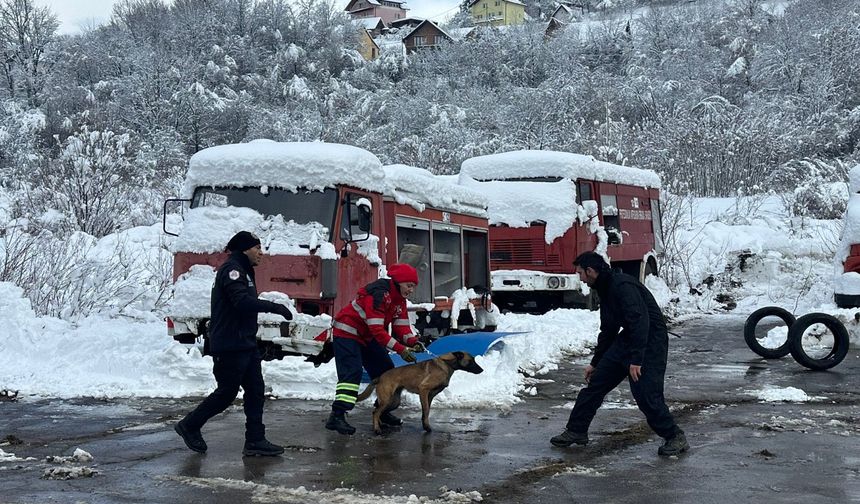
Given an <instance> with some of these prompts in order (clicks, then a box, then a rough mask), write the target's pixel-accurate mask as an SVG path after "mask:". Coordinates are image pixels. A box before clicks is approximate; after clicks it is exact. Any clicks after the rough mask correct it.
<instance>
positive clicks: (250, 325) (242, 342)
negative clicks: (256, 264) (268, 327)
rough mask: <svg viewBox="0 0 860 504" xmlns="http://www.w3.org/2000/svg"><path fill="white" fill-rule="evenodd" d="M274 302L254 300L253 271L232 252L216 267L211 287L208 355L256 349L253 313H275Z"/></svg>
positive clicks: (254, 316)
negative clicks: (216, 271) (216, 270)
mask: <svg viewBox="0 0 860 504" xmlns="http://www.w3.org/2000/svg"><path fill="white" fill-rule="evenodd" d="M276 309H277V308H276V305H275V303H272V302H271V301H265V300H262V299H257V286H256V283H255V279H254V268H253V267H252V266H251V261H250V259H248V256H246V255H245V254H244V253H243V252H233V253H232V254H230V257H228V258H227V260H226V261H224V264H222V265H221V267H220V268H218V273H217V274H216V275H215V284H213V285H212V319H211V320H210V321H209V353H211V354H213V355H217V354H219V353H224V352H237V351H242V350H252V349H255V348H257V313H259V312H275V311H276Z"/></svg>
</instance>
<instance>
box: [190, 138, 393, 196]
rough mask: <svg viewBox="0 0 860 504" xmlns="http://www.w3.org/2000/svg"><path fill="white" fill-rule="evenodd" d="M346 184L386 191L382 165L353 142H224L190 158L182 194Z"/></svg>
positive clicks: (321, 187)
mask: <svg viewBox="0 0 860 504" xmlns="http://www.w3.org/2000/svg"><path fill="white" fill-rule="evenodd" d="M338 184H342V185H348V186H353V187H358V188H361V189H367V190H369V191H377V192H385V189H386V184H385V172H384V171H383V170H382V163H381V162H380V161H379V159H378V158H377V157H376V156H374V155H373V154H371V153H370V152H368V151H366V150H364V149H360V148H358V147H353V146H351V145H341V144H330V143H323V142H274V141H272V140H254V141H253V142H249V143H241V144H229V145H220V146H217V147H210V148H208V149H204V150H202V151H200V152H198V153H197V154H195V155H193V156H192V157H191V161H190V162H189V166H188V175H187V176H186V178H185V186H184V187H183V191H182V193H183V197H185V198H190V197H191V196H192V194H193V192H194V189H195V188H197V187H263V186H268V187H280V188H284V189H288V190H291V191H295V190H297V189H298V188H304V189H311V190H322V189H324V188H326V187H334V186H335V185H338Z"/></svg>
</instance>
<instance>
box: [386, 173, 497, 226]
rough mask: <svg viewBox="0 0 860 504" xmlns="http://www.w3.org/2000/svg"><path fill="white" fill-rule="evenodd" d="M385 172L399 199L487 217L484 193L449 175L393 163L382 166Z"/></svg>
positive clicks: (400, 201) (408, 202)
mask: <svg viewBox="0 0 860 504" xmlns="http://www.w3.org/2000/svg"><path fill="white" fill-rule="evenodd" d="M384 170H385V176H386V178H387V179H388V181H389V182H390V183H391V184H393V185H394V187H395V189H396V192H395V193H394V194H393V195H392V196H393V197H394V199H395V201H397V202H398V203H403V204H409V205H412V206H416V205H415V203H416V202H417V203H420V204H422V205H429V206H431V207H433V208H438V209H440V210H451V211H453V212H457V213H462V214H467V215H475V216H478V217H483V218H486V217H487V205H488V200H487V197H486V196H485V195H484V194H483V193H481V192H477V191H474V190H472V189H469V188H467V187H465V186H462V185H458V184H456V181H454V182H453V183H452V181H451V177H439V176H436V175H433V174H432V173H430V172H429V171H427V170H425V169H423V168H416V167H414V166H407V165H403V164H394V165H388V166H385V168H384Z"/></svg>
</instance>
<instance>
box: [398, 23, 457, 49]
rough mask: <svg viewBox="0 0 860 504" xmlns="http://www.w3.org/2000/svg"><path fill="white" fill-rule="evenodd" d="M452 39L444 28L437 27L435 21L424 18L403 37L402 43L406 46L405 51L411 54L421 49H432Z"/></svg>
mask: <svg viewBox="0 0 860 504" xmlns="http://www.w3.org/2000/svg"><path fill="white" fill-rule="evenodd" d="M452 40H453V38H452V37H451V36H450V35H448V33H446V32H445V30H443V29H442V28H439V27H438V26H437V25H436V23H434V22H433V21H430V20H424V21H422V22H421V24H419V25H418V26H416V27H415V29H414V30H412V31H411V32H409V34H408V35H406V36H405V37H403V45H404V46H405V47H406V53H407V54H411V53H414V52H415V51H419V50H422V49H434V48H436V47H439V46H440V45H442V43H443V42H445V41H448V42H451V41H452Z"/></svg>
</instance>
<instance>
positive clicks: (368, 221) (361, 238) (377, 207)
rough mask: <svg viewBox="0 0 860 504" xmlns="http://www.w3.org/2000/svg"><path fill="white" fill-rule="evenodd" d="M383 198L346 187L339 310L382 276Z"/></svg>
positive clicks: (342, 205)
mask: <svg viewBox="0 0 860 504" xmlns="http://www.w3.org/2000/svg"><path fill="white" fill-rule="evenodd" d="M381 212H382V205H381V198H379V196H378V195H375V194H373V193H369V192H366V191H361V190H354V189H344V190H343V192H342V195H341V198H340V208H339V209H338V219H337V227H336V229H337V230H338V235H337V243H338V247H339V250H340V258H339V259H338V261H337V262H338V266H337V270H338V280H337V296H336V298H335V303H334V312H335V313H337V312H338V311H340V309H341V308H343V307H344V306H345V305H346V304H347V303H349V302H351V301H352V300H353V299H354V298H355V294H356V292H358V290H359V289H360V288H362V287H364V286H365V285H367V284H369V283H370V282H373V281H374V280H376V279H378V278H379V266H380V264H381V259H380V255H379V237H380V236H381V235H382V232H381V230H382V226H381V224H380V217H379V215H380V214H381Z"/></svg>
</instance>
